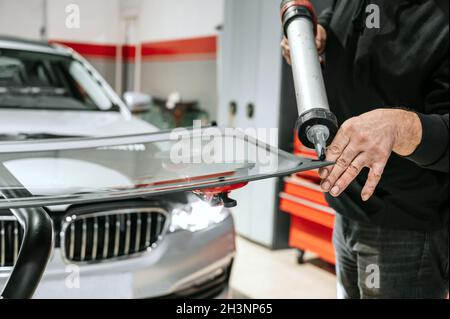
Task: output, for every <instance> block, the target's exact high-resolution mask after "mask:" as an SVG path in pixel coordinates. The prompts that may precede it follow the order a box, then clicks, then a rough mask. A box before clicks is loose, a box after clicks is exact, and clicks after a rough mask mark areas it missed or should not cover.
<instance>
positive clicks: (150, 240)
mask: <svg viewBox="0 0 450 319" xmlns="http://www.w3.org/2000/svg"><path fill="white" fill-rule="evenodd" d="M167 216H168V214H167V212H166V211H164V210H162V209H158V208H151V209H150V208H149V209H141V208H139V209H132V210H117V211H110V212H99V213H92V214H85V215H73V216H67V217H66V219H65V221H64V222H63V227H62V232H61V249H62V253H63V258H64V259H65V260H66V261H68V262H75V263H83V262H87V263H95V262H101V261H107V260H113V259H119V258H122V257H130V256H132V255H136V254H140V253H142V252H145V251H147V250H148V249H150V248H154V247H155V246H156V245H157V243H158V241H159V240H160V239H161V238H162V236H163V235H164V234H165V232H166V231H167Z"/></svg>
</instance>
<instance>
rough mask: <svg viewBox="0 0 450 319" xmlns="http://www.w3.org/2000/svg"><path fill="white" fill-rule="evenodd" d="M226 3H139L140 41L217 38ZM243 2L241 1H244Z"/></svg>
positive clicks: (184, 0)
mask: <svg viewBox="0 0 450 319" xmlns="http://www.w3.org/2000/svg"><path fill="white" fill-rule="evenodd" d="M224 1H226V0H172V1H167V0H142V9H141V16H140V21H139V24H140V37H141V40H142V41H143V42H151V41H161V40H173V39H183V38H192V37H201V36H208V35H213V34H217V31H216V27H217V26H218V25H220V24H222V22H223V14H224V9H223V8H224ZM244 1H245V0H244Z"/></svg>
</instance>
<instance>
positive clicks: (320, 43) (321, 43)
mask: <svg viewBox="0 0 450 319" xmlns="http://www.w3.org/2000/svg"><path fill="white" fill-rule="evenodd" d="M316 46H317V51H318V52H319V55H322V54H324V53H325V49H326V46H327V31H326V30H325V28H324V27H322V26H321V25H320V24H319V25H318V26H317V35H316ZM281 48H282V51H283V57H284V58H285V60H286V62H287V63H289V65H290V64H292V60H291V49H290V48H289V41H288V39H286V37H284V38H283V41H281Z"/></svg>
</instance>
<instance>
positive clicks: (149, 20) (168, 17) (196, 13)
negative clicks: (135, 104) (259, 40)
mask: <svg viewBox="0 0 450 319" xmlns="http://www.w3.org/2000/svg"><path fill="white" fill-rule="evenodd" d="M141 12H142V14H141V16H140V17H139V27H140V28H139V33H140V39H141V42H142V47H143V53H144V56H143V64H142V89H143V90H144V91H146V92H148V93H150V94H152V95H155V96H167V95H168V94H169V93H171V92H174V91H177V92H179V93H181V95H182V97H183V99H187V100H193V99H195V100H199V102H200V105H201V107H202V108H204V109H206V110H207V111H208V112H209V113H210V115H211V119H212V120H216V119H217V103H218V102H217V101H218V98H217V35H218V31H217V27H218V26H220V25H221V24H222V23H223V14H224V0H182V1H160V0H144V1H142V10H141Z"/></svg>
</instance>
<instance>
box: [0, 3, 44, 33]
mask: <svg viewBox="0 0 450 319" xmlns="http://www.w3.org/2000/svg"><path fill="white" fill-rule="evenodd" d="M43 3H44V0H14V1H11V0H0V34H1V35H8V36H19V37H25V38H31V39H39V38H40V31H41V28H42V27H43V25H44V12H43ZM18 22H20V26H19V25H18Z"/></svg>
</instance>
